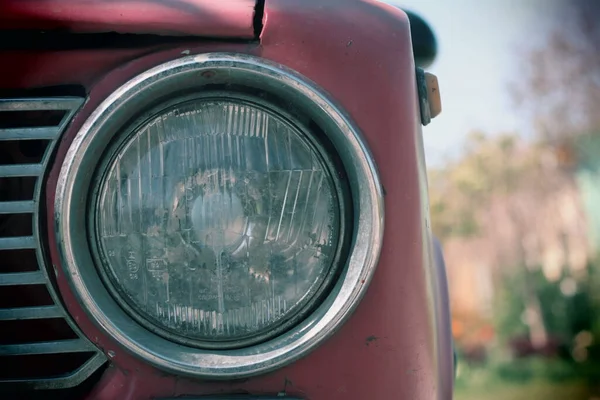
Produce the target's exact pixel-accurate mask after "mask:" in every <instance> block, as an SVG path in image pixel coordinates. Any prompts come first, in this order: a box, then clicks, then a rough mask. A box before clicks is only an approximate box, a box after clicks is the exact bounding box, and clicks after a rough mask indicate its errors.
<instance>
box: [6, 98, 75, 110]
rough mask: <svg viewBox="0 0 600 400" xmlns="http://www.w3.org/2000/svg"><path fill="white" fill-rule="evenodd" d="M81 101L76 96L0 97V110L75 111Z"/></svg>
mask: <svg viewBox="0 0 600 400" xmlns="http://www.w3.org/2000/svg"><path fill="white" fill-rule="evenodd" d="M81 103H82V99H80V98H78V97H53V98H32V99H0V111H51V110H61V111H62V110H65V111H76V110H77V109H78V108H79V106H81Z"/></svg>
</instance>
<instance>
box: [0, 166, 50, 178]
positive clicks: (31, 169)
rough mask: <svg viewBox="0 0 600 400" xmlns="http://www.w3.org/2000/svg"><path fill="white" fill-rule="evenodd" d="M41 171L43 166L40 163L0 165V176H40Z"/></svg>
mask: <svg viewBox="0 0 600 400" xmlns="http://www.w3.org/2000/svg"><path fill="white" fill-rule="evenodd" d="M43 172H44V166H43V165H41V164H15V165H0V176H2V177H5V178H13V177H15V178H19V177H24V176H40V175H41V174H42V173H43Z"/></svg>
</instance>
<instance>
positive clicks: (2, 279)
mask: <svg viewBox="0 0 600 400" xmlns="http://www.w3.org/2000/svg"><path fill="white" fill-rule="evenodd" d="M45 283H47V281H46V277H45V276H44V274H43V273H42V272H40V271H36V272H12V273H9V274H0V286H16V285H43V284H45Z"/></svg>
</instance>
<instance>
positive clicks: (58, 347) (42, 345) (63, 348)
mask: <svg viewBox="0 0 600 400" xmlns="http://www.w3.org/2000/svg"><path fill="white" fill-rule="evenodd" d="M94 350H95V348H94V347H93V346H92V345H91V344H90V342H88V341H87V340H85V339H70V340H56V341H52V342H37V343H22V344H5V345H2V346H1V347H0V356H26V355H32V354H59V353H80V352H85V351H94Z"/></svg>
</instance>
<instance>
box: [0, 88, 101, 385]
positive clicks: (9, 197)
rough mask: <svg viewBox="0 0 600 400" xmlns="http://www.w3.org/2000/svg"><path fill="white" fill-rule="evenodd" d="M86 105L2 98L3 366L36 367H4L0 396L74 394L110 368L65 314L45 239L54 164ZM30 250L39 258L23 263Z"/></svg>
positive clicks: (0, 358)
mask: <svg viewBox="0 0 600 400" xmlns="http://www.w3.org/2000/svg"><path fill="white" fill-rule="evenodd" d="M82 103H83V99H81V98H74V97H57V98H35V99H34V98H29V99H0V149H2V150H4V152H3V153H2V154H1V156H2V157H3V158H2V163H1V164H0V298H2V296H4V301H3V302H2V306H0V367H1V366H2V365H3V362H4V361H3V360H7V361H6V362H9V361H8V360H11V361H10V363H15V362H16V363H18V364H19V365H22V366H27V365H31V368H29V367H25V368H22V369H18V368H8V367H7V368H4V369H3V368H0V391H2V390H3V389H5V388H8V389H9V390H14V389H15V388H22V389H29V390H31V389H58V388H67V387H73V386H76V385H78V384H80V383H81V382H83V381H84V380H85V379H87V378H88V377H89V376H90V375H91V374H92V373H93V372H94V371H96V370H97V369H98V368H100V367H101V366H102V365H103V364H104V363H105V362H106V357H105V356H104V354H103V353H102V352H100V351H99V350H98V349H97V348H96V347H95V346H94V345H93V344H92V343H91V342H90V341H89V340H88V339H87V338H85V336H84V335H83V334H82V333H81V332H80V331H79V329H78V327H77V325H76V324H75V323H74V322H73V321H72V320H71V318H70V316H69V315H68V313H67V312H66V311H65V309H64V308H63V306H62V303H61V300H60V298H59V296H58V294H57V292H56V290H55V288H54V285H53V283H52V282H51V280H50V276H49V272H48V268H47V264H46V255H45V252H44V251H43V250H42V245H43V243H42V241H41V240H40V237H43V235H41V234H40V227H41V226H44V224H43V223H41V222H40V220H39V219H40V210H39V207H40V198H41V196H42V195H43V188H44V174H45V172H46V169H47V166H48V160H49V159H50V156H51V154H52V151H53V149H54V147H55V145H56V142H57V140H58V138H59V137H60V135H61V133H62V132H63V131H64V129H65V127H66V126H67V124H68V123H69V122H70V121H71V119H72V117H73V115H74V113H75V112H76V111H77V109H78V108H79V107H80V106H81V104H82ZM27 214H30V215H29V216H28V215H27ZM27 251H30V252H34V253H35V257H23V253H22V252H27ZM3 266H4V268H3ZM48 357H49V358H50V359H49V358H48ZM57 357H58V358H57ZM59 366H62V367H61V368H62V369H61V368H59ZM65 371H69V372H68V373H65Z"/></svg>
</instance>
